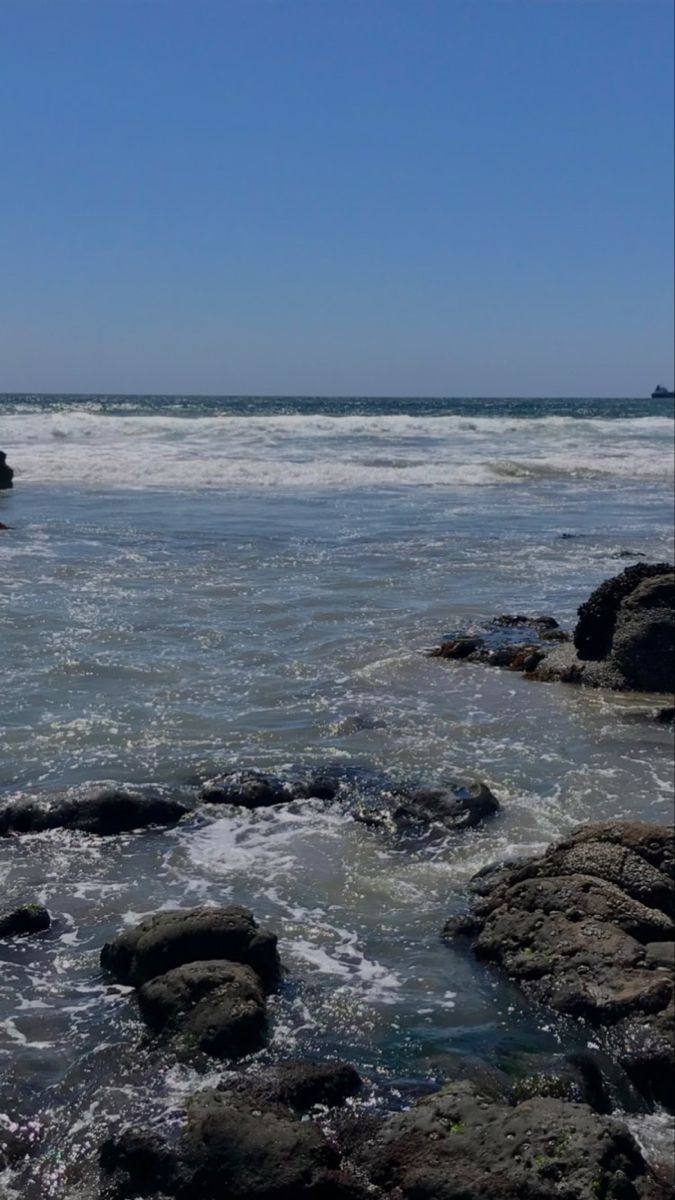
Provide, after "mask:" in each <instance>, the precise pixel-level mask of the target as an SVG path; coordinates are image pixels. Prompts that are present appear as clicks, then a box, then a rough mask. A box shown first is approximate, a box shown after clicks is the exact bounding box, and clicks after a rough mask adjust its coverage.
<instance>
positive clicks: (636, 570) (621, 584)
mask: <svg viewBox="0 0 675 1200" xmlns="http://www.w3.org/2000/svg"><path fill="white" fill-rule="evenodd" d="M672 571H673V568H672V566H670V564H669V563H645V562H640V563H636V564H635V566H632V567H627V568H626V570H625V571H622V572H621V574H620V575H615V576H613V578H612V579H606V580H605V581H604V583H601V584H600V586H599V587H597V588H596V589H595V591H594V592H592V593H591V595H590V596H589V598H588V600H586V601H585V603H584V604H582V605H581V607H580V608H579V620H578V622H577V626H576V629H575V631H574V645H575V647H576V649H577V652H578V654H579V658H581V659H592V660H600V659H604V658H608V657H609V655H610V653H611V650H612V642H613V639H614V630H615V627H616V622H617V616H618V613H619V608H620V606H621V604H622V601H623V600H624V599H625V598H626V597H627V596H629V595H630V593H631V592H633V591H634V590H635V588H637V587H638V585H639V584H641V583H642V582H643V580H645V579H651V578H653V577H656V576H659V575H672Z"/></svg>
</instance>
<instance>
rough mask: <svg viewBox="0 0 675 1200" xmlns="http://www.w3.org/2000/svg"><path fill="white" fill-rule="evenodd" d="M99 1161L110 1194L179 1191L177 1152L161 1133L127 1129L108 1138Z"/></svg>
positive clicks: (106, 1190)
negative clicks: (175, 1152)
mask: <svg viewBox="0 0 675 1200" xmlns="http://www.w3.org/2000/svg"><path fill="white" fill-rule="evenodd" d="M99 1165H100V1167H101V1171H102V1173H103V1175H104V1177H105V1178H106V1183H107V1186H106V1187H105V1189H104V1190H105V1194H106V1195H110V1196H119V1197H123V1196H129V1195H138V1196H153V1195H156V1194H157V1193H158V1192H162V1193H164V1194H174V1195H175V1188H176V1186H177V1184H178V1179H177V1164H176V1158H175V1154H174V1153H173V1152H172V1151H171V1150H170V1148H169V1146H168V1145H167V1143H166V1142H165V1141H164V1140H163V1138H162V1137H161V1136H160V1135H159V1134H157V1133H151V1132H150V1131H149V1130H138V1129H125V1130H123V1131H122V1133H121V1134H119V1136H116V1137H111V1138H108V1139H107V1140H106V1141H105V1142H103V1144H102V1145H101V1147H100V1149H99Z"/></svg>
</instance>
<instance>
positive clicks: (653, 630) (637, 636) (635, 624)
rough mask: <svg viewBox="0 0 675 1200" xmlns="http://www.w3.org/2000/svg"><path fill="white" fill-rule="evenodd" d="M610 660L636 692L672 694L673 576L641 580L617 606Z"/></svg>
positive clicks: (674, 657) (674, 675)
mask: <svg viewBox="0 0 675 1200" xmlns="http://www.w3.org/2000/svg"><path fill="white" fill-rule="evenodd" d="M612 658H613V660H614V662H615V663H616V666H617V667H618V669H619V670H620V671H621V673H622V674H623V675H624V677H625V679H626V681H627V683H628V685H629V687H631V688H634V689H635V690H636V691H645V692H671V693H672V692H673V691H675V574H674V573H673V572H672V571H671V572H670V573H669V574H667V575H656V576H654V577H652V578H650V579H644V580H643V581H642V583H640V584H638V586H637V587H636V588H634V589H633V591H632V592H630V594H629V595H628V596H626V597H625V598H624V599H623V600H622V602H621V605H620V608H619V610H618V613H617V614H616V624H615V629H614V636H613V639H612Z"/></svg>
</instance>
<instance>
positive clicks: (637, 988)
mask: <svg viewBox="0 0 675 1200" xmlns="http://www.w3.org/2000/svg"><path fill="white" fill-rule="evenodd" d="M479 889H480V894H479V896H478V899H477V900H476V901H475V903H474V905H473V907H472V909H471V910H470V912H469V913H467V914H465V915H463V916H460V917H456V918H453V919H452V920H451V921H449V922H448V923H447V925H446V929H445V931H444V933H445V936H446V938H449V939H451V938H454V937H458V936H463V937H468V938H469V939H470V940H471V942H472V945H473V949H474V952H475V954H476V955H477V956H478V957H480V958H483V959H485V960H488V961H491V962H494V963H497V964H499V965H500V966H502V967H503V968H504V969H505V970H506V971H507V972H508V974H509V975H510V976H511V977H512V978H513V979H515V980H517V981H518V982H519V983H520V984H521V986H522V987H523V988H524V989H525V990H526V991H527V992H528V993H529V994H530V995H531V996H533V997H534V998H535V999H537V1000H539V1001H541V1002H542V1003H544V1004H546V1005H548V1006H550V1007H551V1008H553V1009H556V1010H557V1011H558V1012H560V1013H564V1014H566V1015H568V1016H571V1017H577V1018H583V1019H584V1020H586V1021H589V1022H592V1023H593V1024H596V1025H600V1026H604V1027H612V1026H616V1027H617V1028H619V1027H620V1028H622V1029H628V1028H629V1025H628V1024H626V1023H630V1030H631V1031H632V1032H631V1037H632V1042H633V1053H634V1056H635V1055H636V1054H637V1053H638V1051H637V1050H636V1049H635V1047H636V1046H637V1044H638V1043H639V1041H640V1037H642V1041H643V1043H644V1047H645V1054H646V1055H647V1056H648V1057H649V1058H650V1060H651V1061H653V1063H654V1067H655V1070H656V1069H658V1070H661V1069H662V1067H664V1066H665V1062H666V1060H668V1062H669V1064H670V1067H669V1069H670V1071H671V1072H672V1070H673V1069H675V1054H674V1052H673V1043H672V1034H673V1021H672V1002H673V976H672V972H671V970H670V969H669V966H667V965H665V964H664V963H662V962H661V961H660V960H659V958H658V957H657V956H655V955H654V953H653V950H650V951H649V952H648V951H647V946H648V945H650V944H651V943H654V942H663V943H669V942H671V941H672V938H673V932H672V931H673V925H672V915H673V912H674V911H675V902H674V898H673V831H672V829H670V828H668V827H666V826H658V825H650V824H648V823H644V822H623V821H608V822H596V823H593V824H591V825H588V826H584V827H582V828H581V829H579V830H577V831H575V832H574V833H573V834H572V835H571V837H570V838H568V839H566V840H565V841H564V842H561V843H559V844H557V845H555V846H553V847H551V848H550V849H549V850H548V851H547V853H546V854H545V855H543V856H541V857H536V858H532V859H525V860H520V861H519V862H518V863H515V864H513V866H512V867H510V868H509V867H508V866H506V867H501V868H498V869H496V870H495V871H494V872H493V873H492V875H490V874H489V873H487V874H486V873H483V874H482V877H481V880H480V881H479ZM622 1023H623V1024H622ZM640 1030H641V1031H642V1034H640ZM650 1042H654V1043H656V1042H658V1052H656V1051H655V1052H653V1053H652V1051H651V1050H649V1046H648V1043H650ZM615 1046H616V1039H615ZM639 1074H640V1071H639V1069H638V1067H637V1066H636V1067H635V1068H634V1070H633V1073H632V1077H633V1078H634V1079H637V1078H638V1076H639ZM651 1086H652V1090H654V1089H656V1090H657V1091H658V1092H659V1093H661V1092H662V1091H665V1086H664V1084H663V1081H658V1080H652V1085H651Z"/></svg>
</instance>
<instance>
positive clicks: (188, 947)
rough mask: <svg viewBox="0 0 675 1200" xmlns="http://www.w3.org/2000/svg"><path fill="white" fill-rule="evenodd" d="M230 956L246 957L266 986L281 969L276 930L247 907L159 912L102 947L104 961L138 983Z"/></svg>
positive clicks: (122, 980) (113, 970) (236, 959)
mask: <svg viewBox="0 0 675 1200" xmlns="http://www.w3.org/2000/svg"><path fill="white" fill-rule="evenodd" d="M212 959H227V960H228V961H230V962H235V963H245V964H246V965H247V966H249V967H251V968H252V969H253V970H254V971H255V972H256V974H257V975H258V976H259V977H260V979H261V981H262V982H263V984H264V986H265V987H266V988H270V987H273V986H274V984H275V983H276V982H277V980H278V978H279V974H280V970H281V968H280V964H279V956H278V954H277V939H276V935H275V934H273V933H270V931H269V930H267V929H260V927H259V926H258V925H257V923H256V921H255V920H254V919H253V915H252V913H250V912H249V910H248V909H247V908H242V907H240V906H238V905H232V906H230V907H228V908H192V909H179V910H176V911H172V912H159V913H156V914H155V915H154V916H151V917H146V918H145V920H143V921H141V922H140V924H138V925H134V926H132V927H131V928H130V929H125V930H124V931H123V932H122V933H120V934H118V935H117V937H115V938H113V940H112V941H111V942H106V944H105V946H104V947H103V950H102V951H101V966H102V967H103V968H104V969H105V970H107V971H110V972H111V973H112V974H113V975H114V976H115V978H116V979H118V980H119V981H120V983H126V984H135V985H136V986H138V985H140V984H143V983H146V982H147V981H148V980H150V979H154V978H155V977H156V976H157V975H164V974H166V972H167V971H171V970H173V969H174V968H175V967H182V966H184V965H185V964H187V963H195V962H208V961H210V960H212Z"/></svg>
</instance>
